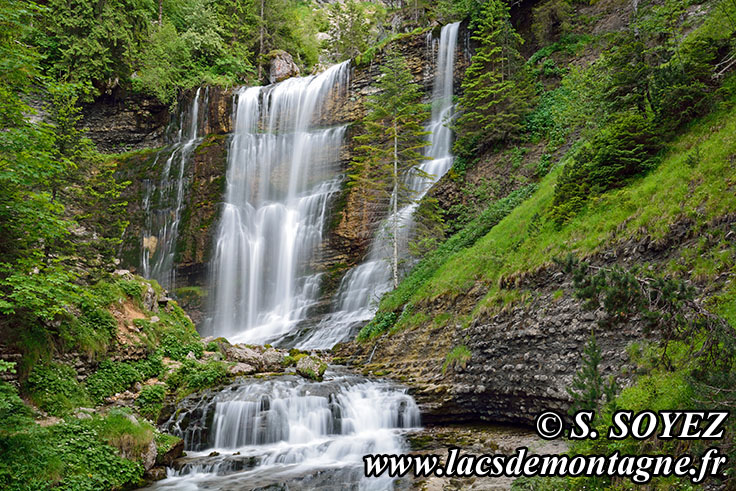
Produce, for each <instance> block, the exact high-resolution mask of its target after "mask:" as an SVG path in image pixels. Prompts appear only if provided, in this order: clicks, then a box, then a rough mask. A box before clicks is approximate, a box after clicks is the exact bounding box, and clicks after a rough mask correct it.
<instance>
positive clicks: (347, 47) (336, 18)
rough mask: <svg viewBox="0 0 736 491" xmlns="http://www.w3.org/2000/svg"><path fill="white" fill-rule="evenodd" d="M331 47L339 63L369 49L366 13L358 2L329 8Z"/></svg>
mask: <svg viewBox="0 0 736 491" xmlns="http://www.w3.org/2000/svg"><path fill="white" fill-rule="evenodd" d="M328 15H329V19H330V30H329V34H330V38H331V43H330V44H331V46H332V49H333V51H334V55H335V58H336V60H337V61H343V60H346V59H348V58H353V57H354V56H357V55H359V54H360V53H362V52H363V51H365V49H366V48H367V47H368V37H369V34H370V32H369V24H368V21H367V20H366V11H365V9H364V8H363V7H362V5H361V4H360V2H357V1H356V0H348V1H346V2H345V3H342V2H336V3H333V4H332V5H331V6H330V8H329V14H328Z"/></svg>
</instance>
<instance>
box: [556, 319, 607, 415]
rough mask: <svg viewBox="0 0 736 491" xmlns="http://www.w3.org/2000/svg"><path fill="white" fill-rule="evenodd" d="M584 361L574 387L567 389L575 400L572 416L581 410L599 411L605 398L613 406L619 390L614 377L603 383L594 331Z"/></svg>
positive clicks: (586, 348) (571, 411) (586, 346)
mask: <svg viewBox="0 0 736 491" xmlns="http://www.w3.org/2000/svg"><path fill="white" fill-rule="evenodd" d="M582 359H583V366H582V367H581V368H580V370H579V371H578V372H577V373H576V374H575V376H574V377H573V379H572V386H571V387H568V389H567V392H568V394H570V396H571V397H572V400H573V403H572V406H571V407H570V414H574V413H575V412H576V411H581V410H588V411H598V410H599V409H600V406H601V400H602V399H603V398H604V396H605V400H606V403H607V404H612V403H613V399H614V397H615V395H616V391H617V390H618V388H617V386H616V382H615V380H614V379H613V377H611V378H610V379H609V380H608V383H604V381H603V376H602V375H601V372H600V363H601V361H602V358H601V349H600V347H599V346H598V343H597V342H596V340H595V334H594V333H593V332H592V331H591V333H590V338H589V339H588V343H587V344H586V345H585V348H584V349H583V356H582Z"/></svg>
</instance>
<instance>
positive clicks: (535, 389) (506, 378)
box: [335, 215, 736, 424]
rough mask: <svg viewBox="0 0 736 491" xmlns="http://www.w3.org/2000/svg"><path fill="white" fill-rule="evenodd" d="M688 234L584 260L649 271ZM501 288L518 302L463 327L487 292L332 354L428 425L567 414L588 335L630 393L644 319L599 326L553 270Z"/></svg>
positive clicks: (686, 225)
mask: <svg viewBox="0 0 736 491" xmlns="http://www.w3.org/2000/svg"><path fill="white" fill-rule="evenodd" d="M735 223H736V215H727V216H725V217H723V218H721V219H719V220H716V221H714V222H713V223H711V224H709V225H708V229H709V230H711V231H713V230H716V229H718V228H720V229H721V230H722V231H726V230H730V227H732V226H733V225H732V224H735ZM692 227H693V223H692V222H689V221H687V220H685V221H682V222H679V223H677V224H675V225H674V226H672V227H671V229H670V233H669V234H668V235H667V236H666V237H664V238H662V239H656V240H655V239H651V238H645V239H642V240H629V241H626V242H624V243H621V244H618V245H617V246H612V247H611V248H610V249H608V250H607V251H603V252H601V253H599V254H596V255H595V256H592V257H589V258H587V260H588V262H590V263H591V264H593V265H595V266H599V267H611V266H613V265H614V264H618V265H620V266H621V267H624V268H625V269H630V268H631V267H632V266H633V265H636V264H641V263H648V264H650V265H652V266H653V267H656V265H657V264H664V263H666V262H667V261H669V260H670V259H672V258H673V257H676V256H677V255H679V251H680V250H681V248H683V247H691V246H692V244H691V243H690V242H691V241H692V240H694V239H693V236H694V235H693V228H692ZM723 233H724V235H725V232H723ZM498 287H500V288H501V289H502V290H503V291H505V292H506V293H509V294H510V295H508V296H509V297H512V298H517V299H518V300H516V301H513V302H511V303H509V304H507V305H505V306H501V307H498V308H493V309H491V310H488V311H485V312H482V311H481V312H477V313H476V314H475V317H474V320H473V321H472V322H471V323H470V325H468V326H466V327H463V326H462V325H460V323H459V322H458V321H457V320H456V319H455V318H454V317H459V316H461V315H466V314H468V313H470V312H473V310H474V309H475V308H476V306H477V304H478V302H479V301H480V300H481V299H483V298H484V297H485V295H486V294H487V292H488V291H489V289H490V285H485V284H483V283H480V282H479V283H476V284H475V285H474V286H473V287H472V288H470V289H468V290H467V291H466V292H465V293H463V294H459V295H457V294H456V295H442V296H439V297H437V298H434V299H432V300H428V301H427V302H425V303H423V304H421V305H415V306H414V307H415V308H416V309H421V311H422V312H424V313H427V314H428V320H427V321H426V322H422V323H420V324H419V325H416V326H414V327H413V328H411V329H407V330H403V331H399V332H396V333H394V334H392V335H384V336H382V337H380V338H378V339H377V340H376V341H375V342H372V343H348V344H346V345H343V346H340V347H338V348H336V349H335V356H337V357H339V359H340V360H341V361H344V362H346V363H349V364H352V365H354V366H356V367H361V368H362V369H363V370H364V372H365V373H367V374H368V373H375V374H381V375H382V376H384V375H385V376H389V377H392V378H396V379H398V380H401V381H402V382H403V383H405V384H407V385H409V386H410V387H412V392H413V395H414V396H415V398H416V399H417V402H418V403H419V405H420V408H421V409H422V415H423V416H422V417H423V421H424V422H428V423H431V422H438V423H443V422H444V423H452V422H462V421H477V420H479V419H480V420H485V421H506V422H512V423H522V424H529V423H532V422H533V420H534V417H535V416H536V415H537V414H539V412H540V411H542V410H543V409H557V410H560V411H563V412H564V411H566V410H567V408H568V407H569V404H570V402H571V399H570V396H569V395H568V393H567V391H566V388H567V387H568V386H569V385H570V383H571V381H572V378H573V376H574V374H575V372H576V371H577V370H578V369H579V368H580V366H581V362H580V356H581V353H582V351H583V348H584V346H585V344H586V342H587V340H588V339H589V337H590V334H591V332H592V331H595V336H596V341H597V344H598V346H599V347H600V349H601V354H602V363H601V370H602V373H603V375H604V377H607V376H608V375H614V376H616V377H617V378H618V383H619V386H626V385H627V384H628V383H629V379H630V377H632V376H633V372H634V368H635V367H633V366H632V365H629V355H628V353H627V346H629V345H630V344H631V343H632V342H634V341H641V340H645V339H647V335H646V334H645V330H644V321H643V320H642V319H639V318H637V317H633V318H630V319H628V320H627V321H625V322H623V323H619V324H617V325H615V326H608V325H607V324H606V323H599V322H598V321H599V320H600V318H601V317H602V316H603V315H604V314H603V312H600V311H594V312H591V311H587V310H585V309H584V308H583V304H582V302H581V301H580V300H579V299H577V298H576V297H575V296H574V291H573V287H572V282H571V279H570V278H569V277H568V276H567V275H565V274H563V272H562V271H560V270H559V268H558V267H557V266H554V265H550V266H547V267H544V268H541V269H539V270H537V271H533V272H529V273H525V274H520V275H517V276H516V277H513V278H506V279H505V280H503V281H501V282H500V283H499V285H498ZM701 287H702V288H706V287H707V285H701ZM446 313H452V314H453V317H451V318H449V320H448V321H447V322H434V317H435V316H437V315H440V314H446ZM461 346H462V347H464V348H465V349H467V351H466V353H469V356H467V357H466V358H465V359H463V360H461V361H462V362H457V361H453V360H452V359H451V358H450V357H449V356H448V355H449V353H450V352H451V351H452V350H453V349H454V348H457V347H461Z"/></svg>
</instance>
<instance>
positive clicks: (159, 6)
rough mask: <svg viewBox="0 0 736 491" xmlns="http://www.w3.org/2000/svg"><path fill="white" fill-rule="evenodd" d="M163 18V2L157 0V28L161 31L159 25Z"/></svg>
mask: <svg viewBox="0 0 736 491" xmlns="http://www.w3.org/2000/svg"><path fill="white" fill-rule="evenodd" d="M163 16H164V0H158V28H159V29H161V23H162V22H163V20H162V19H163Z"/></svg>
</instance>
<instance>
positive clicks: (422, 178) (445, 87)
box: [297, 22, 460, 349]
mask: <svg viewBox="0 0 736 491" xmlns="http://www.w3.org/2000/svg"><path fill="white" fill-rule="evenodd" d="M459 27H460V23H459V22H456V23H453V24H448V25H446V26H444V27H443V28H442V31H441V33H440V39H439V41H437V40H436V39H433V38H432V37H431V35H430V36H428V38H427V41H428V43H429V46H430V47H431V48H432V50H433V51H434V48H435V43H436V48H437V50H436V52H437V65H436V71H435V75H434V81H433V86H432V119H431V121H430V122H429V124H428V125H427V127H426V128H425V129H426V130H427V131H429V132H431V133H430V134H429V135H428V143H429V145H428V146H427V147H426V151H425V155H426V156H427V157H428V159H427V160H425V161H424V162H422V164H421V166H420V168H421V170H422V171H423V172H422V173H412V174H411V175H410V176H407V178H406V179H407V180H406V183H407V187H408V188H409V189H411V190H412V191H413V194H414V200H413V202H412V203H411V204H409V205H407V206H405V207H403V208H401V209H400V210H399V211H398V222H399V229H400V230H401V235H402V236H403V242H404V243H403V244H401V241H402V240H401V238H400V244H401V245H402V246H403V247H402V248H403V249H404V251H405V250H406V247H407V245H406V242H407V240H408V236H409V234H410V233H411V228H412V220H413V215H414V211H415V210H416V208H417V206H418V202H419V200H420V199H421V198H422V197H423V196H424V195H425V194H426V193H427V191H429V189H430V188H431V187H432V185H433V184H434V183H435V182H437V181H438V180H439V179H440V177H442V176H443V175H445V173H446V172H447V171H448V170H449V169H450V167H452V162H453V158H454V157H453V155H452V131H451V130H450V128H448V126H447V123H448V122H449V121H450V120H451V118H452V116H453V113H454V104H453V102H452V97H453V79H454V72H455V53H456V51H457V35H458V31H459ZM392 199H396V198H395V197H393V198H392ZM392 220H393V217H392V216H391V217H389V218H388V219H387V220H386V222H385V223H384V225H382V226H380V227H379V229H378V231H377V232H376V236H375V237H374V238H373V242H372V243H371V247H370V250H369V253H368V256H367V257H366V259H365V261H363V263H361V264H359V265H358V266H356V267H355V268H353V269H351V270H350V271H349V272H348V273H347V274H346V275H345V276H344V277H343V279H342V281H341V283H340V287H339V289H338V293H337V295H336V300H335V309H334V311H333V312H332V313H331V314H328V315H327V316H326V317H325V318H324V319H323V320H322V322H320V324H319V325H318V326H317V327H316V328H315V329H314V330H313V331H312V333H311V334H310V335H309V337H308V338H307V339H306V340H304V341H302V342H300V343H298V344H297V346H298V347H299V348H302V349H313V348H330V347H332V346H334V345H335V344H336V343H338V342H340V341H343V340H345V339H346V338H347V337H348V336H350V334H351V327H352V326H355V325H357V324H359V323H361V322H365V321H367V320H369V319H371V318H372V317H373V315H374V314H375V312H376V308H377V305H376V304H377V301H378V299H379V298H380V297H381V296H382V295H383V294H384V293H386V292H387V291H389V290H390V289H391V286H392V284H391V282H392V272H391V265H390V263H389V258H390V257H391V256H392V242H391V239H390V236H391V234H390V231H389V227H387V226H386V224H388V223H390V222H391V221H392Z"/></svg>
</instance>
